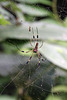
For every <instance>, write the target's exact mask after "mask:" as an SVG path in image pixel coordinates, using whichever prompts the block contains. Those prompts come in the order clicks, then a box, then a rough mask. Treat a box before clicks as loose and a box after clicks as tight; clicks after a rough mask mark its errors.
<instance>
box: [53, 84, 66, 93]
mask: <svg viewBox="0 0 67 100" xmlns="http://www.w3.org/2000/svg"><path fill="white" fill-rule="evenodd" d="M52 92H53V93H54V92H66V93H67V86H63V85H59V86H55V87H53V89H52Z"/></svg>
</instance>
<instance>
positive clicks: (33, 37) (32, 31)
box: [32, 28, 35, 46]
mask: <svg viewBox="0 0 67 100" xmlns="http://www.w3.org/2000/svg"><path fill="white" fill-rule="evenodd" d="M32 33H33V41H34V46H35V35H34V31H33V28H32Z"/></svg>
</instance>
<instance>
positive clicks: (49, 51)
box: [24, 42, 67, 70]
mask: <svg viewBox="0 0 67 100" xmlns="http://www.w3.org/2000/svg"><path fill="white" fill-rule="evenodd" d="M39 44H41V43H40V42H39ZM24 47H31V46H30V43H28V44H26V45H24ZM39 52H40V53H41V54H42V55H43V56H44V57H46V58H47V59H48V60H49V61H51V62H52V63H54V64H55V65H57V66H59V67H60V68H63V69H65V70H67V48H65V47H63V46H59V45H55V44H49V43H45V42H44V43H43V46H42V47H41V48H40V49H39Z"/></svg>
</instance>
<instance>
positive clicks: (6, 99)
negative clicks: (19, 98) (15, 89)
mask: <svg viewBox="0 0 67 100" xmlns="http://www.w3.org/2000/svg"><path fill="white" fill-rule="evenodd" d="M0 100H16V98H14V97H9V96H0Z"/></svg>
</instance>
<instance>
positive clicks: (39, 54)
mask: <svg viewBox="0 0 67 100" xmlns="http://www.w3.org/2000/svg"><path fill="white" fill-rule="evenodd" d="M36 30H37V39H36V41H37V42H36V44H35V35H34V31H33V28H32V33H33V41H34V45H35V46H34V47H33V45H32V42H31V40H30V44H31V46H32V47H33V49H32V50H30V51H33V53H37V55H38V59H39V66H40V59H41V60H42V61H44V59H43V58H42V55H41V53H39V51H38V48H41V47H42V46H43V42H42V44H41V46H40V47H38V40H39V36H38V28H37V27H36ZM29 32H31V27H29ZM30 51H27V52H25V53H28V52H30ZM21 52H24V51H21ZM33 53H32V55H31V56H30V58H29V59H28V61H27V62H26V64H28V63H29V62H30V60H31V58H32V56H33Z"/></svg>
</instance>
